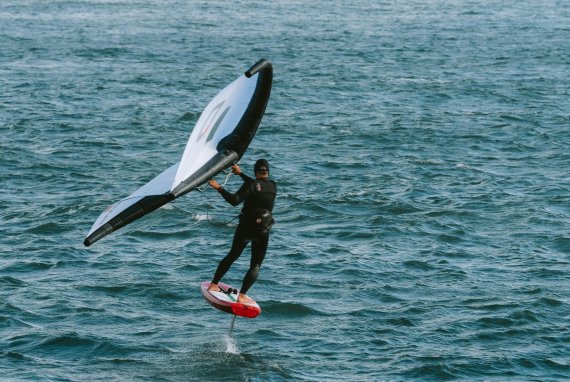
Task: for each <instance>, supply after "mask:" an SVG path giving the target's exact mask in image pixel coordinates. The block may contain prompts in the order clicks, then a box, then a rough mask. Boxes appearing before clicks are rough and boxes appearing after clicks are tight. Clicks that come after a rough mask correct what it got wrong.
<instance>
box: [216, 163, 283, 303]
mask: <svg viewBox="0 0 570 382" xmlns="http://www.w3.org/2000/svg"><path fill="white" fill-rule="evenodd" d="M232 172H233V173H234V174H236V175H239V176H240V177H241V178H242V179H243V181H244V183H243V185H242V186H241V187H240V189H239V190H238V191H237V192H236V193H235V194H232V193H230V192H228V191H226V190H225V189H224V188H223V187H222V186H220V184H219V183H218V182H217V181H215V180H214V179H212V180H210V182H209V184H210V186H212V187H213V188H214V189H215V190H217V191H218V192H219V193H220V195H222V197H223V198H224V199H225V200H226V201H227V202H228V203H230V204H231V205H232V206H237V205H239V204H240V203H242V202H243V208H242V209H241V213H240V219H239V224H238V226H237V228H236V231H235V234H234V239H233V242H232V247H231V249H230V251H229V253H228V254H227V255H226V257H224V258H223V259H222V261H220V263H219V264H218V268H217V269H216V273H215V274H214V278H213V279H212V283H211V285H210V286H209V287H208V290H209V291H221V289H220V287H219V286H218V283H219V282H220V280H221V279H222V277H224V275H225V274H226V272H227V271H228V270H229V269H230V267H231V265H232V264H233V263H234V261H236V260H237V259H238V258H239V257H240V255H241V254H242V252H243V250H244V249H245V247H246V246H247V244H248V243H249V242H251V260H250V265H249V269H248V271H247V272H246V274H245V277H244V278H243V282H242V285H241V289H240V293H239V296H238V302H240V303H251V302H252V300H251V299H250V298H249V297H247V296H246V293H247V291H248V290H249V288H250V287H251V286H252V285H253V283H255V281H256V280H257V277H258V275H259V269H260V267H261V263H263V259H264V258H265V253H266V252H267V246H268V244H269V232H270V231H271V227H272V226H273V223H274V222H275V220H274V219H273V205H274V203H275V197H276V195H277V184H276V183H275V182H274V181H273V180H270V179H269V162H268V161H267V160H265V159H259V160H257V161H256V162H255V166H254V173H255V179H252V178H250V177H249V176H247V175H245V174H244V173H243V172H242V171H241V169H240V167H239V166H238V165H237V164H234V165H233V166H232Z"/></svg>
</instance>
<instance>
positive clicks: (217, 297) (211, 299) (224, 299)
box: [200, 281, 261, 318]
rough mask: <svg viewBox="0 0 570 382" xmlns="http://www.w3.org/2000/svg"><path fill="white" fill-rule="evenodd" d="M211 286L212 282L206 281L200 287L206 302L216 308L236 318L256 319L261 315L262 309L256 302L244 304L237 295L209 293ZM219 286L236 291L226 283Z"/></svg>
mask: <svg viewBox="0 0 570 382" xmlns="http://www.w3.org/2000/svg"><path fill="white" fill-rule="evenodd" d="M210 284H211V283H210V281H204V282H202V284H201V285H200V287H201V288H200V289H201V290H202V296H204V298H205V299H206V301H207V302H208V303H209V304H210V305H212V306H213V307H214V308H216V309H219V310H221V311H223V312H226V313H231V314H235V315H236V316H241V317H247V318H255V317H257V316H258V315H259V314H260V313H261V308H260V307H259V305H257V303H256V302H255V301H253V303H252V304H244V303H240V302H237V298H238V294H237V293H227V292H213V291H208V287H209V286H210ZM218 286H219V287H221V288H222V289H223V290H225V291H228V290H230V289H234V288H232V287H231V286H230V285H228V284H224V283H219V284H218ZM248 297H249V296H248ZM249 298H251V297H249ZM252 300H253V299H252Z"/></svg>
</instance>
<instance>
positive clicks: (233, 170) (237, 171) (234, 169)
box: [232, 164, 241, 175]
mask: <svg viewBox="0 0 570 382" xmlns="http://www.w3.org/2000/svg"><path fill="white" fill-rule="evenodd" d="M232 172H233V173H234V174H236V175H239V174H241V168H239V166H238V165H237V164H234V165H232Z"/></svg>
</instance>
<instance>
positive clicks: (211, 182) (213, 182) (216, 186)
mask: <svg viewBox="0 0 570 382" xmlns="http://www.w3.org/2000/svg"><path fill="white" fill-rule="evenodd" d="M208 183H209V184H210V186H212V188H213V189H215V190H219V189H220V188H222V186H220V184H219V183H218V182H216V180H215V179H210V181H209V182H208Z"/></svg>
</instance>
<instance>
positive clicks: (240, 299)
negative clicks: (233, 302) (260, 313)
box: [238, 293, 254, 304]
mask: <svg viewBox="0 0 570 382" xmlns="http://www.w3.org/2000/svg"><path fill="white" fill-rule="evenodd" d="M238 302H239V303H241V304H253V303H254V301H253V300H252V299H251V298H249V297H247V296H246V295H245V294H243V293H240V294H239V296H238Z"/></svg>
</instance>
